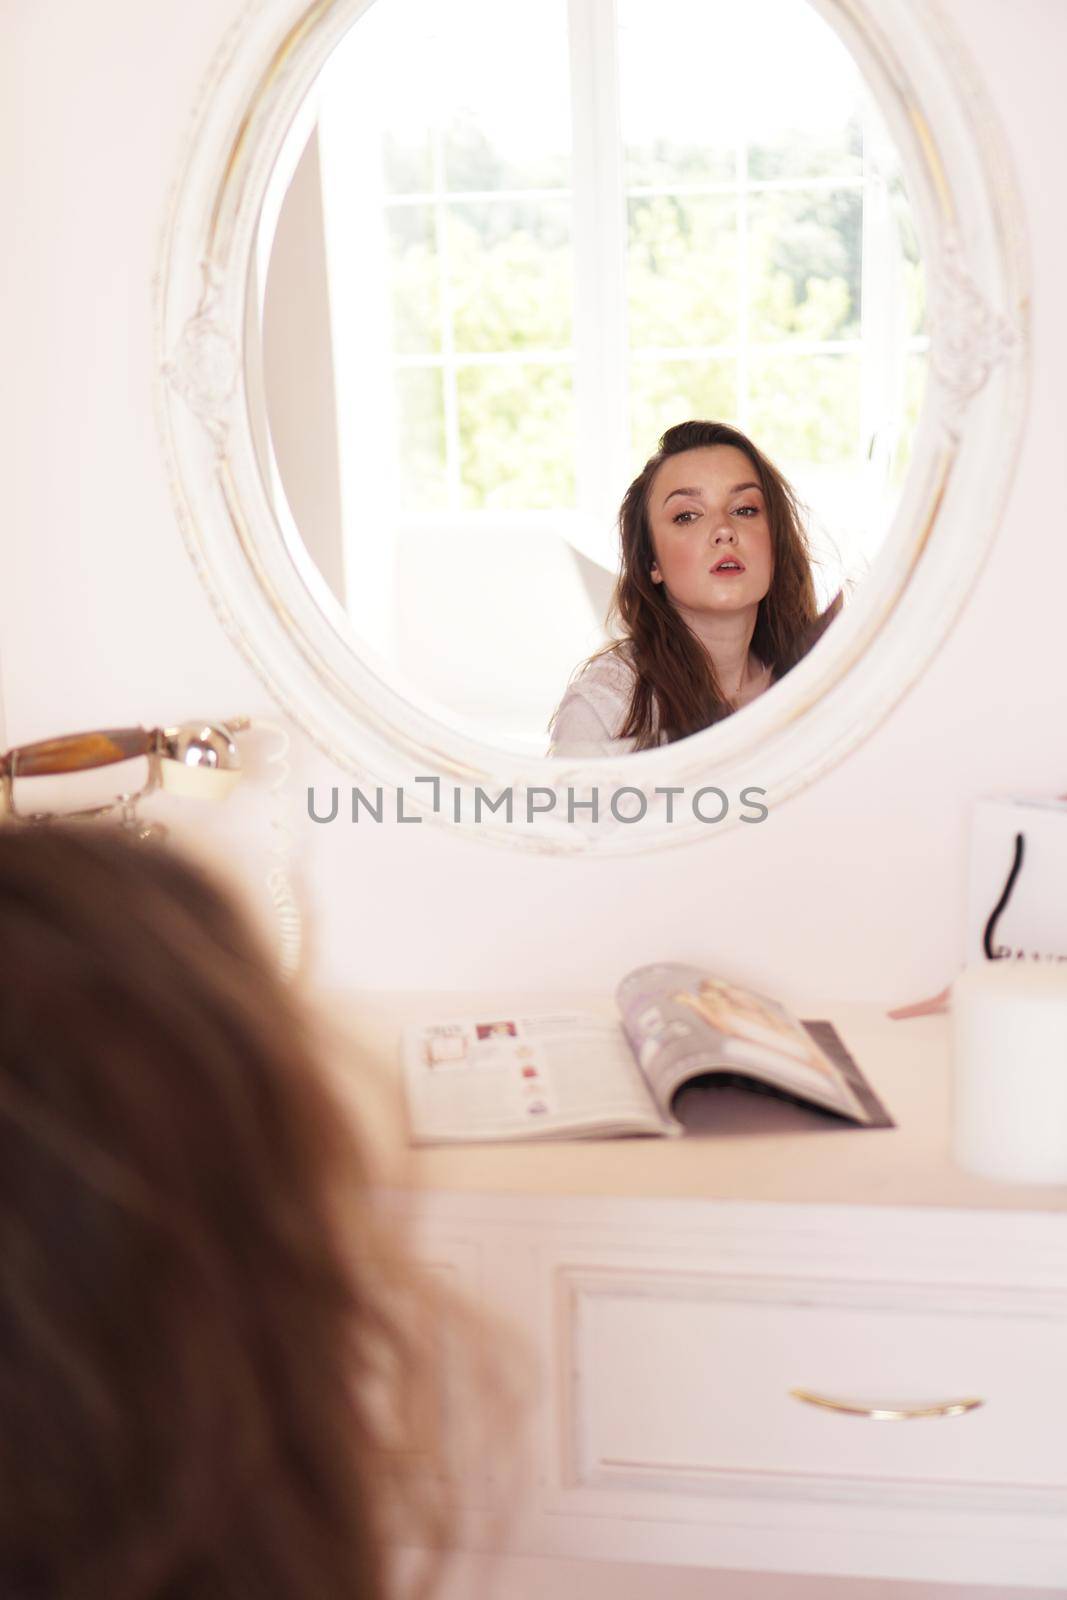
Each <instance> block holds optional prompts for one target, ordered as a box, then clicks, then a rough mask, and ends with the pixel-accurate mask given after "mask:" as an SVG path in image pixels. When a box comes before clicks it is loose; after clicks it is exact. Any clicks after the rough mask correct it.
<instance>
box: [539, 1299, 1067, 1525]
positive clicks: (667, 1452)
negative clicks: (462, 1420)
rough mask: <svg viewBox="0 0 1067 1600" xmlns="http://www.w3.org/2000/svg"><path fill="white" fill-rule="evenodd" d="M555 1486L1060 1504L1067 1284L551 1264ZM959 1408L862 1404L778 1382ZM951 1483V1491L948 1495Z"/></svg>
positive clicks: (867, 1398) (1066, 1442)
mask: <svg viewBox="0 0 1067 1600" xmlns="http://www.w3.org/2000/svg"><path fill="white" fill-rule="evenodd" d="M559 1281H560V1284H561V1287H562V1290H563V1299H562V1303H561V1307H560V1309H561V1312H562V1316H563V1328H564V1338H565V1343H566V1345H567V1346H568V1349H567V1359H568V1362H569V1366H568V1371H569V1372H570V1374H571V1391H570V1415H569V1418H568V1420H567V1426H566V1429H565V1448H564V1456H565V1477H567V1478H568V1479H569V1481H570V1482H571V1483H572V1485H575V1486H578V1485H587V1486H590V1487H593V1486H598V1487H601V1488H606V1487H608V1486H612V1487H614V1488H616V1489H626V1488H631V1489H635V1490H643V1491H649V1490H653V1491H656V1490H664V1491H678V1490H685V1491H688V1492H694V1491H696V1492H705V1493H733V1494H739V1493H740V1494H749V1493H752V1492H757V1493H758V1492H764V1493H766V1492H771V1493H774V1494H775V1495H776V1496H785V1497H787V1498H788V1497H790V1496H791V1495H799V1496H801V1497H802V1498H804V1499H811V1498H812V1497H813V1495H814V1496H815V1497H818V1495H819V1494H820V1492H821V1493H825V1494H826V1495H827V1496H829V1497H830V1498H839V1497H840V1496H841V1495H842V1494H844V1495H845V1496H846V1497H847V1498H849V1499H853V1500H854V1499H856V1498H863V1496H864V1493H865V1492H868V1491H869V1492H870V1494H871V1496H872V1497H873V1498H874V1499H876V1500H878V1501H879V1502H883V1503H884V1502H885V1501H886V1499H887V1495H888V1498H890V1499H897V1500H904V1501H914V1500H915V1499H916V1495H917V1494H918V1495H919V1496H920V1497H922V1498H923V1499H924V1500H925V1499H926V1498H927V1497H928V1496H930V1495H932V1496H933V1499H934V1500H935V1501H936V1500H938V1499H940V1500H942V1501H945V1500H947V1499H948V1498H951V1497H952V1493H953V1492H955V1493H956V1494H958V1492H959V1490H960V1489H961V1488H970V1489H972V1490H980V1491H988V1492H989V1493H986V1494H985V1495H984V1496H983V1498H984V1499H986V1500H987V1501H989V1503H990V1504H993V1503H995V1501H996V1498H997V1494H996V1491H998V1490H1005V1489H1007V1490H1010V1489H1011V1488H1012V1487H1013V1486H1014V1487H1016V1488H1025V1489H1026V1490H1029V1491H1031V1494H1032V1495H1037V1496H1038V1497H1039V1498H1040V1499H1041V1500H1042V1501H1044V1502H1049V1504H1047V1506H1046V1509H1052V1505H1053V1504H1055V1503H1056V1502H1057V1501H1058V1499H1059V1497H1061V1496H1062V1498H1063V1504H1064V1506H1065V1507H1067V1355H1065V1352H1067V1296H1065V1295H1063V1294H1062V1293H1053V1292H1044V1293H1040V1292H1028V1291H1019V1290H1018V1289H1014V1290H1007V1289H1005V1290H1003V1291H1001V1290H997V1289H968V1288H966V1287H960V1286H957V1287H953V1288H951V1289H941V1288H938V1287H936V1286H932V1285H929V1284H926V1285H916V1284H884V1285H879V1284H871V1283H851V1282H834V1281H830V1280H821V1281H804V1280H799V1279H795V1280H789V1279H760V1278H756V1279H745V1278H741V1277H725V1276H723V1277H719V1276H715V1275H691V1274H682V1273H670V1272H642V1271H631V1272H601V1271H596V1270H590V1271H584V1270H575V1269H565V1270H564V1271H563V1272H562V1273H561V1275H560V1280H559ZM798 1388H801V1389H804V1390H808V1391H813V1392H815V1393H816V1394H819V1395H822V1396H825V1397H827V1398H828V1399H831V1400H836V1401H841V1402H844V1403H846V1404H850V1405H854V1404H860V1405H863V1404H867V1405H869V1406H871V1407H876V1408H893V1409H896V1408H901V1407H922V1406H929V1405H936V1404H938V1403H944V1402H952V1401H965V1400H980V1401H981V1402H982V1403H981V1405H979V1406H977V1407H976V1408H974V1409H972V1410H969V1411H967V1412H966V1413H965V1414H962V1415H943V1416H927V1417H921V1418H915V1419H911V1420H899V1421H893V1420H874V1419H872V1418H869V1417H866V1416H862V1415H854V1414H846V1413H844V1412H840V1411H835V1410H832V1409H826V1408H823V1407H817V1406H814V1405H811V1404H807V1403H804V1402H802V1401H801V1400H799V1399H797V1398H795V1397H794V1396H793V1395H792V1394H791V1391H793V1390H794V1389H798ZM965 1498H966V1497H965Z"/></svg>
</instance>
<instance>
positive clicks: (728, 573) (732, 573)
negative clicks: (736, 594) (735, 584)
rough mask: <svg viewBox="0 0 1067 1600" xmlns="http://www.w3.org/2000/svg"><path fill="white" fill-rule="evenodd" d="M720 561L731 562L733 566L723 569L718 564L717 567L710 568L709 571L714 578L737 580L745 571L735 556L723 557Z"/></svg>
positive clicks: (742, 564)
mask: <svg viewBox="0 0 1067 1600" xmlns="http://www.w3.org/2000/svg"><path fill="white" fill-rule="evenodd" d="M722 560H723V561H730V562H733V563H734V565H733V566H729V567H725V568H724V567H723V565H722V562H720V563H719V565H718V566H715V567H712V568H711V571H712V573H713V574H714V575H715V576H716V577H720V576H721V577H724V578H739V577H740V576H741V574H742V572H744V570H745V564H744V562H743V561H738V559H737V557H736V556H723V558H722Z"/></svg>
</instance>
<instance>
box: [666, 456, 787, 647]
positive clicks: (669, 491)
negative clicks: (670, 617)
mask: <svg viewBox="0 0 1067 1600" xmlns="http://www.w3.org/2000/svg"><path fill="white" fill-rule="evenodd" d="M648 522H649V528H650V531H651V534H652V548H653V550H654V552H655V561H654V564H653V567H652V573H651V576H652V581H653V583H662V584H664V585H665V586H666V589H667V593H668V594H669V595H670V597H671V600H672V601H673V602H674V604H675V606H676V607H677V609H678V610H679V611H681V612H682V613H683V615H684V614H685V613H686V612H693V613H700V614H703V615H708V614H722V613H724V612H739V611H744V610H746V609H753V610H754V608H755V607H756V606H758V605H759V602H760V601H761V600H762V599H763V597H764V595H765V594H766V593H767V590H768V589H769V588H770V586H771V575H772V573H773V570H774V560H773V552H772V549H771V530H770V525H769V523H768V521H767V508H766V506H765V504H764V500H763V491H762V490H761V489H760V487H759V482H758V477H757V473H756V469H755V467H754V466H753V464H752V462H751V461H750V460H749V458H748V456H746V455H745V453H744V452H743V451H742V450H738V449H736V448H735V447H734V446H733V445H731V444H713V445H705V446H701V447H700V448H699V449H697V450H683V451H682V452H681V453H680V454H679V455H676V456H668V457H667V460H666V461H664V463H663V465H662V466H661V467H659V468H658V470H657V472H656V474H655V476H654V477H653V479H652V485H651V489H650V491H649V496H648Z"/></svg>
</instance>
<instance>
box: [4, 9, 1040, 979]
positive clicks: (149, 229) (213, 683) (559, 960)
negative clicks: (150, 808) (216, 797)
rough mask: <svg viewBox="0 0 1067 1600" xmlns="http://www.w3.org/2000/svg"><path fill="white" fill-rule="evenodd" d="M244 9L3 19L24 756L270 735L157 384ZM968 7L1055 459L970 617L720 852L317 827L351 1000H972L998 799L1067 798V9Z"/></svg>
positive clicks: (10, 674)
mask: <svg viewBox="0 0 1067 1600" xmlns="http://www.w3.org/2000/svg"><path fill="white" fill-rule="evenodd" d="M924 8H925V0H916V10H917V11H918V12H920V13H921V12H922V11H923V10H924ZM238 10H239V7H238V6H237V5H235V4H233V3H232V0H180V3H179V0H153V3H152V4H151V5H150V6H146V5H145V4H144V3H143V0H97V3H96V4H95V5H93V6H91V7H83V6H72V5H70V4H69V0H14V3H12V0H9V3H8V5H7V7H5V20H6V21H7V23H8V26H7V29H6V30H5V31H6V35H7V39H6V48H5V51H4V60H3V64H2V66H0V73H2V74H4V75H5V78H6V81H3V82H0V104H2V106H3V112H2V113H0V115H3V116H5V117H7V118H11V119H13V123H14V126H11V127H8V128H6V129H4V130H3V131H4V132H5V133H6V137H5V138H3V139H2V141H0V163H3V165H2V166H0V183H2V186H3V189H4V195H5V202H6V204H5V214H6V215H7V217H8V219H9V222H12V221H13V223H14V230H13V232H12V233H9V245H8V249H7V250H6V251H5V253H4V254H5V260H4V266H3V272H4V274H5V276H4V281H3V289H4V293H3V296H2V301H0V323H2V325H3V330H4V346H5V352H6V359H5V362H4V365H5V371H6V375H7V377H8V382H7V383H5V385H3V388H4V391H5V393H4V396H3V400H2V401H0V404H2V406H3V407H4V413H3V417H2V421H3V424H4V432H3V436H4V438H5V439H6V441H7V451H6V457H5V479H6V486H7V489H8V505H7V512H8V521H7V534H6V537H5V539H4V541H3V548H2V561H3V582H2V586H0V650H2V660H0V667H2V674H3V680H4V687H5V698H6V707H7V742H9V743H10V742H15V741H18V740H24V739H30V738H36V737H43V736H45V735H47V734H52V733H58V732H62V731H68V730H73V729H75V728H79V727H89V726H99V725H101V724H112V725H114V724H118V723H121V722H125V721H141V720H144V721H148V722H159V721H170V720H179V719H181V718H183V717H185V716H188V715H193V714H195V715H198V716H199V715H205V714H214V715H223V714H226V713H228V712H233V711H234V710H236V709H247V710H250V711H252V712H255V711H261V712H265V713H267V714H273V708H272V707H271V705H270V701H269V697H268V696H267V694H266V692H265V690H264V689H263V688H262V687H261V685H260V684H259V682H258V680H257V679H256V678H254V677H253V676H252V674H251V673H250V671H249V669H248V668H247V666H246V665H245V663H244V661H243V659H242V658H241V657H240V656H239V654H238V652H237V650H236V649H235V648H234V646H233V645H232V644H231V642H230V641H229V640H228V639H227V637H226V636H225V635H224V633H223V631H222V629H221V627H220V625H219V624H218V622H217V621H216V619H215V617H214V614H213V613H212V611H211V608H210V606H209V604H208V602H207V600H206V598H205V596H204V593H203V591H202V590H201V588H200V585H199V582H198V580H197V578H196V576H195V574H194V572H193V569H192V566H191V563H190V562H189V559H188V557H187V555H186V553H185V550H184V547H183V545H182V542H181V539H180V536H179V534H178V530H177V526H176V523H175V518H174V514H173V511H172V509H171V502H170V498H169V493H168V489H167V484H166V480H165V475H164V470H163V466H162V458H161V454H160V450H159V447H158V444H157V439H156V429H155V421H154V415H153V401H152V385H151V367H152V357H153V332H152V312H153V296H152V284H151V280H152V275H153V272H154V270H155V265H156V255H157V244H158V235H159V229H160V227H161V224H162V219H163V216H164V210H165V201H166V194H167V190H168V188H169V186H170V184H171V182H172V180H173V178H174V175H175V171H176V167H177V162H178V158H179V154H180V151H181V147H182V141H183V138H184V135H185V132H186V128H187V123H188V117H189V110H190V107H191V105H192V102H193V99H194V96H195V94H196V91H197V87H198V84H199V81H200V79H201V77H202V74H203V72H204V70H205V67H206V64H207V62H208V60H209V59H210V57H211V55H212V53H213V51H214V49H215V47H216V45H217V44H218V42H219V40H220V38H221V36H222V33H223V31H224V28H225V26H226V24H227V21H228V19H229V18H230V17H231V16H234V15H236V14H237V12H238ZM943 10H944V11H945V12H946V13H947V14H948V15H949V17H950V18H951V19H953V20H954V21H955V23H956V25H957V27H958V28H959V29H960V31H961V32H962V34H963V36H964V37H965V39H966V40H967V43H968V44H969V46H970V48H971V50H972V52H973V54H974V57H975V59H976V61H977V64H978V66H979V68H980V70H981V72H982V73H983V75H984V77H985V80H986V83H987V87H988V90H989V93H990V95H991V97H992V99H993V101H994V103H995V104H996V106H997V108H998V111H999V115H1000V118H1001V121H1002V124H1003V127H1004V130H1005V133H1006V136H1007V139H1008V143H1009V146H1010V148H1011V150H1012V153H1013V155H1014V158H1015V163H1016V167H1017V171H1018V176H1019V181H1020V184H1021V187H1022V191H1023V199H1024V204H1025V209H1026V213H1027V215H1028V218H1029V228H1030V245H1031V251H1032V257H1033V263H1034V321H1033V328H1034V346H1035V352H1034V366H1033V383H1032V392H1031V405H1030V417H1029V425H1028V429H1027V438H1026V444H1025V448H1024V450H1023V452H1022V454H1021V456H1020V459H1019V461H1018V464H1017V474H1016V482H1015V487H1014V490H1013V493H1012V496H1011V499H1010V502H1009V504H1008V507H1007V511H1006V514H1005V517H1004V522H1003V527H1002V530H1001V535H1000V538H999V541H998V543H997V546H996V547H995V549H994V552H993V554H992V557H991V559H990V560H989V562H988V564H987V566H986V569H985V571H984V573H983V575H982V578H981V580H980V582H979V585H978V586H977V588H976V589H975V591H974V593H973V595H972V597H971V600H970V602H969V604H968V607H967V610H966V612H965V614H964V616H963V618H962V620H961V622H960V623H959V625H958V626H957V628H956V629H955V631H954V633H953V634H952V636H951V637H950V639H949V640H948V642H947V643H946V645H945V646H944V648H943V649H942V650H941V652H940V654H939V656H938V657H937V659H936V660H935V662H934V663H933V664H932V666H931V667H930V669H929V670H928V672H927V673H926V674H925V676H924V678H923V679H922V681H921V682H920V683H919V684H918V685H917V686H916V687H915V688H914V689H913V690H912V692H911V693H910V694H909V695H908V697H907V698H906V700H905V701H904V702H903V703H902V704H901V705H900V706H899V707H898V708H897V710H896V711H895V713H894V714H893V715H892V717H891V718H890V719H889V720H888V721H887V722H886V723H885V724H883V726H882V727H881V728H879V729H878V730H877V731H876V732H875V733H874V734H873V735H872V736H871V737H870V738H869V739H868V740H867V742H866V743H865V744H864V745H863V746H862V747H861V748H860V749H859V750H858V751H856V752H855V753H854V754H853V755H852V756H851V757H850V758H849V759H848V760H847V761H846V762H845V763H844V764H843V765H842V766H841V767H840V768H838V770H837V771H836V772H834V773H833V774H831V775H830V776H829V777H828V778H826V779H824V780H823V781H822V782H821V783H819V784H818V785H816V786H815V787H814V788H813V789H811V790H809V791H808V792H807V793H805V794H803V795H801V796H799V797H798V798H796V799H794V800H793V801H791V802H789V803H788V804H787V805H785V806H783V807H782V808H781V810H779V811H777V812H776V813H774V814H773V815H772V817H771V819H770V820H769V821H768V822H767V823H766V824H764V825H762V826H761V827H759V828H751V829H738V830H735V831H734V832H732V833H730V834H728V835H724V836H722V837H721V838H715V837H714V836H712V837H710V838H709V839H708V841H707V842H706V843H703V844H700V845H697V846H693V847H689V848H686V849H679V850H671V851H668V852H666V853H664V854H662V855H658V856H653V857H647V858H635V859H633V860H622V861H595V860H591V861H552V860H545V859H540V858H535V857H526V856H521V855H518V854H514V855H513V854H510V853H506V852H504V851H502V850H500V849H495V848H491V847H489V846H486V845H484V844H482V843H480V842H479V841H478V840H476V839H475V838H474V837H473V836H472V835H471V834H467V833H461V832H460V831H459V830H458V829H454V828H448V827H444V826H440V827H431V826H428V825H424V826H422V827H408V828H404V829H402V830H399V829H397V828H396V827H395V826H394V827H391V828H390V827H385V826H382V827H369V826H366V825H364V824H361V825H360V826H359V827H358V828H357V827H352V826H351V825H349V824H347V823H343V822H340V821H339V822H338V823H336V824H334V825H333V826H331V827H328V828H324V827H314V826H313V825H312V824H311V823H309V822H307V821H302V820H301V815H300V812H299V810H298V813H297V837H298V849H299V851H300V854H301V858H302V864H303V869H304V873H305V876H306V883H307V888H308V892H309V895H310V898H311V900H312V902H313V907H314V935H313V936H314V948H315V952H316V961H317V968H318V972H319V974H320V975H321V976H322V977H323V978H325V979H326V980H328V981H330V982H340V983H351V984H358V985H360V986H371V987H383V988H399V987H408V986H411V987H425V988H440V989H448V988H451V987H460V986H462V987H466V988H470V987H472V986H474V985H478V986H486V987H490V986H493V985H507V986H508V987H511V988H515V987H524V986H528V987H530V988H535V987H538V986H540V985H543V984H544V985H548V984H555V985H565V986H568V987H580V986H586V985H595V986H600V985H608V984H611V983H613V982H614V981H615V979H616V978H617V977H618V976H619V975H620V973H621V972H622V971H623V970H625V969H626V968H627V967H629V966H631V965H634V964H636V963H638V962H640V961H643V960H648V959H652V958H659V957H667V956H673V957H679V958H691V959H694V960H701V961H707V962H709V963H711V964H713V965H717V966H720V967H723V968H727V969H730V970H732V971H733V972H734V973H736V974H737V975H740V976H747V977H748V978H749V979H751V980H758V981H759V982H761V983H762V984H764V985H765V986H766V987H767V988H769V989H771V990H774V991H777V992H781V993H783V994H785V995H787V996H797V997H799V996H801V995H809V996H814V995H818V996H820V997H826V998H832V997H833V996H834V995H842V996H846V995H847V996H848V997H850V998H855V999H865V998H867V999H886V1000H890V1001H899V1000H904V999H908V998H912V997H914V996H915V995H916V994H918V993H920V992H927V991H929V990H932V989H934V988H937V987H940V986H941V984H943V983H944V982H945V981H946V980H947V979H948V978H949V977H950V976H951V975H952V972H953V970H954V967H955V964H956V960H957V953H958V952H959V950H960V949H961V946H962V908H963V899H964V869H965V840H966V821H967V812H968V805H969V802H970V800H971V799H972V798H973V796H975V795H977V794H979V793H982V792H983V791H986V790H988V789H991V788H1010V789H1023V790H1027V789H1035V790H1052V791H1062V790H1063V789H1065V788H1067V715H1065V712H1067V630H1065V629H1064V628H1063V626H1062V610H1063V601H1062V596H1063V594H1064V592H1065V591H1067V536H1065V534H1064V532H1063V508H1064V506H1065V505H1067V453H1065V451H1064V449H1063V405H1062V397H1061V394H1060V391H1059V373H1060V366H1061V363H1062V352H1063V350H1064V349H1065V348H1067V299H1065V297H1064V295H1063V288H1062V285H1063V265H1062V264H1063V260H1064V254H1065V249H1067V223H1065V221H1064V218H1063V213H1062V208H1061V207H1060V206H1059V205H1058V204H1057V203H1055V197H1056V196H1058V195H1059V194H1060V192H1061V190H1062V175H1061V165H1062V148H1063V139H1064V132H1065V125H1067V107H1065V102H1064V96H1063V90H1062V80H1061V72H1060V66H1061V63H1062V61H1063V60H1064V59H1065V58H1067V7H1065V6H1063V5H1062V4H1061V3H1060V0H1011V3H1010V4H1009V0H949V3H947V4H944V5H943ZM20 147H21V148H20ZM12 247H13V248H12ZM12 375H14V379H15V381H14V382H12V381H11V378H12ZM12 486H13V490H14V493H13V501H12V493H11V491H12ZM303 766H304V775H305V781H311V782H314V783H315V784H316V785H317V786H319V787H320V789H322V788H324V787H326V786H328V785H330V784H331V783H333V782H340V783H341V784H346V783H347V781H348V780H347V779H346V778H345V777H344V775H343V774H338V773H336V772H334V771H333V770H332V769H331V766H330V763H329V762H328V761H327V760H326V758H325V757H320V756H319V755H318V754H317V753H316V752H314V751H306V752H305V757H304V761H303ZM752 781H753V782H758V781H759V776H758V773H755V772H754V773H753V779H752ZM204 826H205V827H210V826H211V822H210V818H209V817H205V821H204Z"/></svg>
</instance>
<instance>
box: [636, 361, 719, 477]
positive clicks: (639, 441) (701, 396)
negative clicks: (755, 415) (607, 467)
mask: <svg viewBox="0 0 1067 1600" xmlns="http://www.w3.org/2000/svg"><path fill="white" fill-rule="evenodd" d="M692 417H703V418H707V419H708V420H710V421H723V422H728V421H732V420H734V419H735V418H736V417H737V368H736V363H735V362H734V361H732V360H725V361H723V360H719V361H633V362H632V363H631V366H630V442H631V449H632V455H633V467H634V472H635V473H636V472H639V471H640V469H641V468H642V467H643V466H644V464H645V462H646V461H647V460H648V458H649V456H650V455H652V453H653V452H654V450H655V448H656V445H657V443H658V441H659V438H660V435H661V434H663V433H664V432H665V431H666V429H667V428H671V427H673V426H674V424H675V423H676V422H688V421H689V420H690V418H692Z"/></svg>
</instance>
